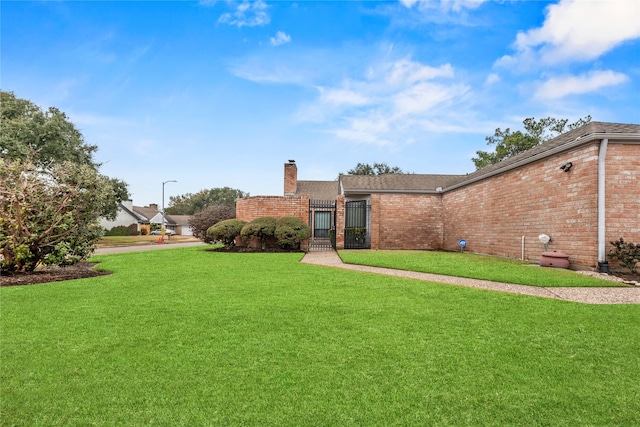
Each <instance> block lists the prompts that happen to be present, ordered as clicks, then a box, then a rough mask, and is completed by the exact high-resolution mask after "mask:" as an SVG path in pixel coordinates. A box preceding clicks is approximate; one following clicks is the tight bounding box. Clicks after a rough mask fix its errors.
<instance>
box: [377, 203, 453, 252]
mask: <svg viewBox="0 0 640 427" xmlns="http://www.w3.org/2000/svg"><path fill="white" fill-rule="evenodd" d="M442 233H443V219H442V197H441V195H439V194H434V195H428V194H376V195H373V196H372V197H371V248H372V249H439V248H441V247H442ZM376 242H377V244H376Z"/></svg>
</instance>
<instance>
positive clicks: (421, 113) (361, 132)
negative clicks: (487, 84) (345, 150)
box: [304, 58, 470, 146]
mask: <svg viewBox="0 0 640 427" xmlns="http://www.w3.org/2000/svg"><path fill="white" fill-rule="evenodd" d="M454 74H455V73H454V69H453V67H452V66H451V65H450V64H444V65H441V66H438V67H433V66H430V65H427V64H423V63H420V62H418V61H413V60H411V59H410V58H402V59H399V60H395V61H382V62H379V63H375V64H372V65H371V66H370V67H369V68H368V70H367V72H366V73H365V76H363V77H362V78H361V79H357V80H356V79H351V80H343V81H342V82H340V83H339V84H337V85H335V87H328V86H325V87H322V88H319V91H320V96H319V97H318V98H317V99H316V101H315V103H314V104H313V105H311V106H307V108H306V109H305V113H307V114H306V116H304V118H305V119H308V120H314V121H316V122H319V123H322V124H323V126H325V128H326V129H327V130H328V132H330V133H332V134H334V135H336V136H337V137H339V138H341V139H344V140H348V141H352V142H357V143H364V144H372V145H377V146H396V145H398V144H407V143H411V142H412V141H415V135H416V134H420V133H422V132H423V131H424V130H425V129H429V130H434V129H435V130H436V131H438V130H439V129H438V128H439V124H441V123H443V122H446V121H447V120H448V119H447V118H446V117H450V115H452V114H453V115H457V111H456V108H455V105H457V104H459V103H461V102H463V100H465V99H466V96H467V94H468V93H469V91H470V88H469V87H468V86H467V85H466V84H464V83H459V82H455V81H453V78H454Z"/></svg>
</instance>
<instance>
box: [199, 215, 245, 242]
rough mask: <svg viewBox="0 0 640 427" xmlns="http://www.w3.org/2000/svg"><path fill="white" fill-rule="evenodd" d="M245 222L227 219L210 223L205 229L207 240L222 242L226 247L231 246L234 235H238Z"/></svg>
mask: <svg viewBox="0 0 640 427" xmlns="http://www.w3.org/2000/svg"><path fill="white" fill-rule="evenodd" d="M246 224H247V223H246V222H245V221H240V220H238V219H227V220H225V221H220V222H219V223H217V224H214V225H212V226H211V227H209V229H208V230H207V238H208V241H209V242H211V243H213V242H222V244H224V245H225V246H227V247H231V246H233V245H234V243H235V239H236V237H238V236H239V235H240V231H241V230H242V228H243V227H244V226H245V225H246Z"/></svg>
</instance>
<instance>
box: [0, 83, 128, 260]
mask: <svg viewBox="0 0 640 427" xmlns="http://www.w3.org/2000/svg"><path fill="white" fill-rule="evenodd" d="M0 95H1V96H2V105H1V106H0V108H1V109H2V111H1V116H2V121H1V122H0V155H1V156H0V255H1V256H0V270H2V271H33V270H34V269H35V268H36V267H37V266H38V265H39V264H41V263H42V264H45V265H60V266H64V265H71V264H74V263H76V262H78V261H80V260H82V259H84V258H86V257H87V256H88V255H89V254H90V253H91V252H92V251H93V247H94V244H95V243H96V242H97V241H98V240H99V239H100V237H101V236H102V229H101V227H100V225H99V218H100V217H106V218H114V217H115V215H116V213H117V210H118V206H119V203H120V202H121V201H122V200H125V199H127V198H128V197H129V194H128V191H127V185H126V183H125V182H123V181H121V180H118V179H115V178H109V177H107V176H105V175H102V174H100V173H99V165H98V164H97V163H96V162H95V161H94V160H93V153H94V152H95V150H96V147H95V146H92V145H87V144H85V143H84V140H83V138H82V135H81V134H80V132H79V131H78V130H77V129H76V128H75V126H74V125H73V123H71V122H69V121H68V119H67V117H66V115H65V114H64V113H62V112H60V111H59V110H57V109H55V108H50V109H49V110H48V112H47V113H44V112H42V110H41V109H40V108H39V107H37V106H36V105H34V104H32V103H31V102H29V101H26V100H23V99H18V98H16V97H15V96H14V95H13V94H12V93H9V92H0ZM5 100H6V103H5Z"/></svg>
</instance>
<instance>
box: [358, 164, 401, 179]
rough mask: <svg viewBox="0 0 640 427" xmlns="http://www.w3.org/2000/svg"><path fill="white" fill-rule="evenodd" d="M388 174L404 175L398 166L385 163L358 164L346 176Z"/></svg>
mask: <svg viewBox="0 0 640 427" xmlns="http://www.w3.org/2000/svg"><path fill="white" fill-rule="evenodd" d="M389 173H405V172H403V171H402V169H400V168H399V167H398V166H393V167H391V166H389V165H388V164H386V163H374V164H373V166H372V165H370V164H369V163H358V164H357V165H356V167H355V168H353V169H350V170H349V171H347V174H348V175H371V176H373V175H385V174H389Z"/></svg>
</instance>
